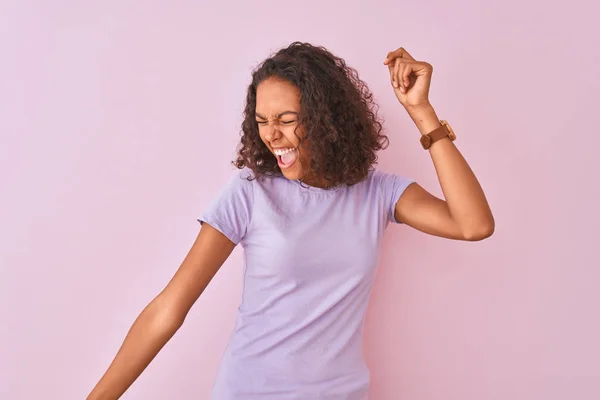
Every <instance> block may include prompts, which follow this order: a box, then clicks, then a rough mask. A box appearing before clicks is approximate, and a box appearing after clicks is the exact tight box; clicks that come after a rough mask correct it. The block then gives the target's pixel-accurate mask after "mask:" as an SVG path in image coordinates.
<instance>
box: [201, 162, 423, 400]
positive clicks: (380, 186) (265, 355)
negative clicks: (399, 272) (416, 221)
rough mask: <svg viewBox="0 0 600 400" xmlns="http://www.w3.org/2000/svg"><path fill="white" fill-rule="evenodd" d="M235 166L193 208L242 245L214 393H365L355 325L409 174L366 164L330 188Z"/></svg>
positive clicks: (219, 399)
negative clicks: (232, 317) (230, 326)
mask: <svg viewBox="0 0 600 400" xmlns="http://www.w3.org/2000/svg"><path fill="white" fill-rule="evenodd" d="M251 174H252V172H251V171H250V170H249V169H244V170H241V171H238V172H237V173H236V174H234V176H233V177H232V178H231V179H230V180H229V182H228V184H227V185H226V186H225V188H224V189H223V190H222V191H221V193H220V195H218V196H217V197H215V198H214V199H213V201H212V202H211V204H210V205H209V206H208V208H207V209H206V210H205V212H204V213H202V214H201V216H200V217H199V218H198V220H199V221H200V222H201V223H203V222H206V223H208V224H210V225H211V226H213V227H214V228H216V229H218V230H219V231H221V232H222V233H223V234H225V236H227V237H228V238H229V239H230V240H231V241H232V242H234V243H236V244H238V243H239V244H241V245H242V247H243V249H244V284H243V295H242V302H241V305H240V307H239V309H238V313H237V318H236V327H235V329H234V332H233V334H232V336H231V339H230V342H229V345H228V346H227V349H226V350H225V354H224V355H223V359H222V361H221V366H220V369H219V373H218V376H217V379H216V381H215V384H214V387H213V392H212V399H213V400H250V399H252V400H255V399H256V400H258V399H260V400H267V399H277V400H283V399H303V400H306V399H311V400H338V399H339V400H341V399H344V400H363V399H366V398H367V391H368V386H369V371H368V369H367V367H366V364H365V362H364V360H363V356H362V352H361V350H362V343H361V342H362V330H363V322H364V315H365V309H366V307H367V302H368V299H369V295H370V292H371V287H372V283H373V278H374V275H375V270H376V267H377V265H378V262H379V250H380V244H381V238H382V235H383V232H384V230H385V228H386V227H387V225H388V224H389V223H390V222H396V221H395V219H394V205H395V204H396V201H397V200H398V198H399V197H400V195H401V194H402V192H403V191H404V190H405V189H406V187H407V186H408V185H409V184H410V183H412V181H411V180H409V179H406V178H404V177H401V176H398V175H395V174H388V173H384V172H381V171H379V170H376V169H372V170H371V171H370V172H369V175H368V177H367V179H365V180H364V181H362V182H360V183H358V184H356V185H353V186H345V185H343V186H340V187H337V188H335V189H329V190H326V189H320V188H316V187H311V186H309V187H306V185H304V184H302V183H301V182H299V181H291V180H288V179H286V178H285V177H267V178H264V179H262V180H257V179H254V180H252V181H248V180H247V179H245V178H246V177H248V176H251Z"/></svg>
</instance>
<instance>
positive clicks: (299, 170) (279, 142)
mask: <svg viewBox="0 0 600 400" xmlns="http://www.w3.org/2000/svg"><path fill="white" fill-rule="evenodd" d="M299 113H300V90H299V89H298V88H297V87H296V86H295V85H294V84H292V83H291V82H289V81H286V80H284V79H277V78H268V79H265V80H264V81H263V82H261V83H260V84H259V85H258V87H257V88H256V122H257V124H258V132H259V134H260V138H261V139H262V141H263V142H264V144H265V145H266V146H267V148H268V149H269V150H270V151H271V153H272V154H273V157H275V158H277V164H278V165H279V168H280V169H281V172H282V173H283V175H284V176H285V177H286V178H287V179H290V180H298V179H302V180H303V181H306V178H307V177H306V176H305V172H307V171H305V170H304V166H306V167H308V165H310V164H309V158H308V154H306V150H304V149H303V148H302V147H303V146H300V148H299V144H300V138H302V136H303V132H302V127H301V126H299V124H298V114H299ZM307 183H308V182H307ZM308 184H310V183H308Z"/></svg>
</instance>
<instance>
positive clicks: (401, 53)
mask: <svg viewBox="0 0 600 400" xmlns="http://www.w3.org/2000/svg"><path fill="white" fill-rule="evenodd" d="M395 58H404V59H407V60H411V61H415V59H414V58H413V56H411V55H410V54H409V52H408V51H406V49H404V47H400V48H398V49H397V50H394V51H390V52H389V53H388V54H387V56H386V58H385V60H384V61H383V63H384V64H385V65H388V64H389V63H390V62H391V61H393V60H394V59H395Z"/></svg>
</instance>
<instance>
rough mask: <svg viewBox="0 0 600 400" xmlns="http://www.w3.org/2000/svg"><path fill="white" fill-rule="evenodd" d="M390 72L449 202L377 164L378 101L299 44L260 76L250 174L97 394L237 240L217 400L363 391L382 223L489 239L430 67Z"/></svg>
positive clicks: (249, 109)
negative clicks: (240, 267)
mask: <svg viewBox="0 0 600 400" xmlns="http://www.w3.org/2000/svg"><path fill="white" fill-rule="evenodd" d="M384 64H385V65H387V67H388V69H389V74H390V80H391V84H392V87H393V90H394V92H395V94H396V97H397V98H398V100H399V102H400V104H402V106H404V108H405V110H406V111H407V112H408V113H409V115H410V116H411V117H412V119H413V120H414V122H415V124H416V125H417V128H418V130H419V131H420V132H421V134H422V139H421V142H422V144H423V147H425V148H426V149H428V150H429V153H430V155H431V158H432V160H433V163H434V166H435V169H436V171H437V174H438V177H439V181H440V185H441V187H442V189H443V192H444V197H445V200H442V199H439V198H437V197H435V196H433V195H431V194H430V193H428V192H427V191H426V190H424V189H423V188H422V187H421V186H419V185H418V184H417V183H414V182H412V181H411V180H409V179H407V178H404V177H402V176H400V175H396V174H389V173H384V172H381V171H379V170H376V169H374V168H373V165H374V164H375V162H376V160H377V156H376V153H377V151H378V150H381V149H382V148H384V147H386V146H387V140H388V139H387V137H386V136H385V135H383V134H382V126H381V123H380V121H379V119H378V117H377V113H376V108H375V107H376V106H375V104H374V102H373V99H372V94H371V92H370V91H369V89H368V88H367V86H366V85H365V84H364V83H363V82H362V81H361V80H360V79H359V78H358V74H357V73H356V71H355V70H353V69H351V68H349V67H348V66H346V64H345V62H344V61H343V60H342V59H340V58H338V57H336V56H334V55H333V54H331V53H330V52H329V51H327V50H326V49H324V48H322V47H315V46H312V45H310V44H306V43H297V42H296V43H292V44H291V45H290V46H289V47H287V48H284V49H282V50H280V51H279V52H277V53H276V54H275V55H273V56H272V57H271V58H268V59H267V60H265V61H264V62H263V63H262V64H261V65H260V66H259V68H257V70H256V71H254V73H253V79H252V83H251V85H250V86H249V88H248V94H247V105H246V108H245V111H244V121H243V124H242V137H241V145H240V148H239V152H238V158H237V160H236V161H235V162H234V164H235V165H236V166H237V167H238V168H239V169H240V171H239V172H238V173H237V174H235V176H234V177H233V178H231V180H230V181H229V183H228V185H227V186H226V187H225V189H224V190H223V191H222V192H221V194H220V195H219V196H218V197H216V198H215V200H214V201H213V202H212V203H211V205H210V206H209V207H208V209H207V210H206V211H205V212H204V213H203V215H202V216H201V217H200V218H199V221H200V222H201V224H202V227H201V229H200V233H199V235H198V237H197V239H196V241H195V243H194V244H193V246H192V248H191V250H190V251H189V254H188V255H187V257H186V258H185V260H184V261H183V263H182V265H181V266H180V268H179V270H178V271H177V273H176V274H175V276H174V277H173V278H172V280H171V281H170V282H169V284H168V285H167V286H166V288H165V289H164V290H163V291H162V292H161V293H160V294H159V295H158V296H157V297H156V298H155V299H154V300H153V301H152V302H151V303H150V304H149V305H148V306H147V307H146V309H145V310H144V311H143V312H142V313H141V314H140V316H139V317H138V319H137V320H136V322H135V323H134V325H133V326H132V328H131V330H130V332H129V333H128V335H127V337H126V338H125V341H124V343H123V345H122V347H121V349H120V350H119V352H118V353H117V355H116V357H115V359H114V361H113V362H112V364H111V366H110V367H109V369H108V371H107V372H106V373H105V375H104V376H103V377H102V379H101V380H100V382H99V383H98V384H97V386H96V387H95V388H94V390H93V391H92V393H91V394H90V396H89V397H88V399H116V398H118V397H119V396H120V395H121V394H122V393H124V392H125V390H126V389H127V388H128V387H129V386H130V385H131V384H132V383H133V381H134V380H135V379H136V378H137V377H138V376H139V374H140V373H141V372H142V371H143V370H144V368H145V367H146V366H147V365H148V364H149V363H150V361H151V360H152V359H153V358H154V356H155V355H156V354H157V353H158V352H159V350H160V349H161V348H162V347H163V346H164V345H165V343H166V342H167V341H168V340H169V339H170V338H171V336H172V335H173V334H174V333H175V332H176V331H177V329H178V328H179V327H180V326H181V325H182V324H183V321H184V319H185V317H186V315H187V313H188V311H189V309H190V308H191V306H192V305H193V304H194V302H195V301H196V299H197V298H198V297H199V296H200V294H201V293H202V292H203V291H204V289H205V288H206V286H207V285H208V283H209V282H210V280H211V279H212V277H213V276H214V275H215V273H216V272H217V270H218V269H219V268H220V267H221V265H222V264H223V262H224V261H225V260H226V259H227V257H228V256H229V254H230V253H231V251H232V250H233V249H234V247H235V246H236V245H237V244H239V243H241V244H242V246H243V247H244V256H245V257H244V263H245V275H244V292H243V300H242V304H241V305H240V308H239V310H238V316H237V321H236V328H235V331H234V333H233V335H232V337H231V341H230V343H229V345H228V347H227V350H226V351H225V354H224V356H223V359H222V363H221V367H220V369H219V374H218V377H217V380H216V382H215V385H214V388H213V395H212V398H213V399H215V400H230V399H236V400H241V399H311V400H317V399H365V398H366V396H367V391H368V383H369V373H368V370H367V368H366V366H365V363H364V360H363V358H362V355H361V338H362V327H363V317H364V314H365V309H366V306H367V301H368V298H369V294H370V290H371V286H372V283H373V277H374V272H375V267H376V266H377V264H378V260H379V248H380V243H381V238H382V234H383V231H384V229H385V228H386V226H387V225H388V223H389V222H395V223H404V224H406V225H409V226H411V227H413V228H416V229H418V230H420V231H422V232H425V233H428V234H432V235H436V236H442V237H446V238H451V239H458V240H481V239H484V238H486V237H488V236H490V235H491V234H492V232H493V230H494V219H493V217H492V213H491V211H490V208H489V206H488V204H487V201H486V199H485V196H484V193H483V191H482V189H481V187H480V185H479V183H478V182H477V179H476V178H475V176H474V174H473V172H472V171H471V169H470V168H469V166H468V165H467V163H466V161H465V160H464V158H463V157H462V156H461V154H460V153H459V151H458V150H457V148H456V146H455V145H454V143H453V140H454V138H455V136H454V135H453V134H452V133H451V129H450V128H449V126H448V125H447V124H442V123H441V122H440V121H439V120H438V117H437V115H436V113H435V111H434V109H433V107H432V106H431V104H430V102H429V98H428V93H429V86H430V82H431V74H432V67H431V65H430V64H428V63H426V62H422V61H416V60H415V59H414V58H413V57H411V55H410V54H409V53H408V52H407V51H406V50H404V49H403V48H399V49H398V50H396V51H393V52H390V53H388V55H387V57H386V58H385V60H384Z"/></svg>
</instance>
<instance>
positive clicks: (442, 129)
mask: <svg viewBox="0 0 600 400" xmlns="http://www.w3.org/2000/svg"><path fill="white" fill-rule="evenodd" d="M440 123H441V125H440V126H439V127H438V128H436V129H434V130H433V131H431V132H429V133H427V134H425V135H422V136H421V145H423V148H424V149H425V150H428V149H429V148H430V147H431V145H432V144H434V143H435V142H437V141H438V140H440V139H443V138H445V137H449V139H450V140H454V139H455V138H456V137H455V136H454V134H453V132H452V130H451V129H450V128H449V126H448V123H447V122H446V121H440Z"/></svg>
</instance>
